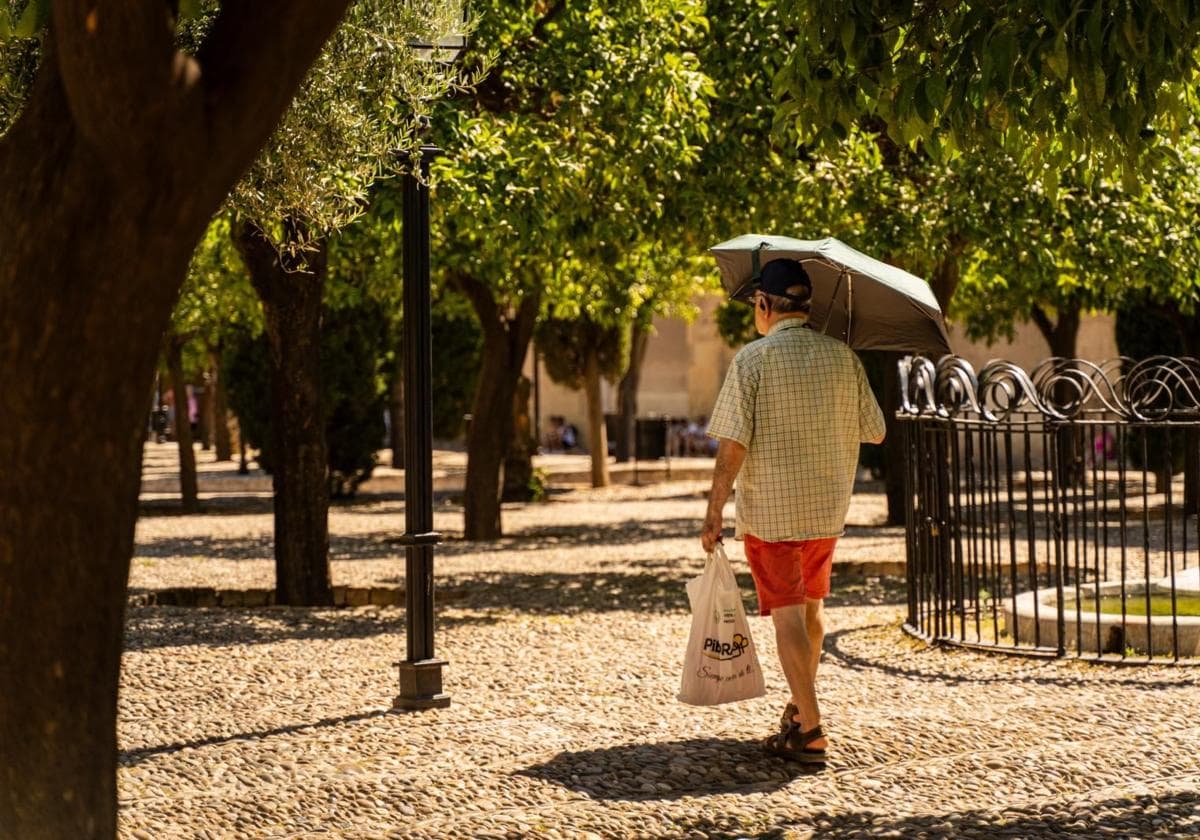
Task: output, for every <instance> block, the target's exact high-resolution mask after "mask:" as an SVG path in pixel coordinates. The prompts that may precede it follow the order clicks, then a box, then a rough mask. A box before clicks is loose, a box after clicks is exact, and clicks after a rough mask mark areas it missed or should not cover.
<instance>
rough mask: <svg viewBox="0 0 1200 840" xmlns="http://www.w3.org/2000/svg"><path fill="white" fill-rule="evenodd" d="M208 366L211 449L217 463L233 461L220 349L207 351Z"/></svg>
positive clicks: (227, 401) (227, 402)
mask: <svg viewBox="0 0 1200 840" xmlns="http://www.w3.org/2000/svg"><path fill="white" fill-rule="evenodd" d="M208 364H209V367H211V368H212V379H211V380H210V381H209V386H208V387H209V388H211V389H212V395H213V398H212V408H213V448H214V449H216V450H217V451H216V457H217V460H218V461H232V460H233V440H232V438H231V436H230V434H229V398H228V396H227V395H226V394H225V380H224V379H223V378H222V376H221V348H220V347H219V346H218V347H217V348H216V349H213V350H209V351H208Z"/></svg>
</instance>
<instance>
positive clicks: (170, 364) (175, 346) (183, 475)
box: [167, 334, 200, 513]
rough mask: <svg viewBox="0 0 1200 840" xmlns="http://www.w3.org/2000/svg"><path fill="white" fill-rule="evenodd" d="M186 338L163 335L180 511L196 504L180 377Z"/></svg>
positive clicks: (193, 465)
mask: <svg viewBox="0 0 1200 840" xmlns="http://www.w3.org/2000/svg"><path fill="white" fill-rule="evenodd" d="M186 343H187V341H186V340H185V339H184V338H182V337H181V336H178V335H174V334H171V335H170V336H168V337H167V371H168V372H169V373H170V375H171V392H172V394H173V395H174V398H175V441H176V443H177V444H178V446H179V497H180V500H181V503H182V507H183V512H184V513H195V512H196V510H197V509H198V508H199V507H200V502H199V496H198V494H197V492H196V450H195V448H194V446H193V443H192V424H191V421H190V418H189V417H188V398H187V383H186V382H184V379H183V345H184V344H186Z"/></svg>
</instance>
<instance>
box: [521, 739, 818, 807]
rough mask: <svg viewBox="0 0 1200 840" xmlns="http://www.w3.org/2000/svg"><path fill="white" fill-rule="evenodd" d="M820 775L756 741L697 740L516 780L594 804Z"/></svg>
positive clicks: (772, 785)
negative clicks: (767, 752) (770, 753)
mask: <svg viewBox="0 0 1200 840" xmlns="http://www.w3.org/2000/svg"><path fill="white" fill-rule="evenodd" d="M820 772H822V768H821V767H820V765H803V764H797V763H794V762H788V761H784V760H783V759H780V758H775V757H772V756H766V755H764V754H763V751H762V747H761V746H760V745H759V744H758V743H757V742H756V741H754V740H744V741H743V740H735V739H732V738H693V739H689V740H686V741H668V742H662V743H657V744H622V745H620V746H616V747H602V748H597V749H592V750H580V751H570V752H562V753H559V754H558V755H556V756H555V757H554V758H552V759H550V760H549V761H546V762H543V763H541V764H535V765H533V766H531V767H527V768H524V769H522V770H518V771H517V773H516V774H517V775H519V776H527V777H529V778H533V779H538V780H540V781H544V782H550V783H552V784H556V785H559V786H561V787H564V788H567V789H568V790H573V791H575V792H577V793H582V794H584V795H586V796H590V797H593V798H595V799H605V800H614V801H635V802H636V801H648V800H673V799H680V798H682V797H685V796H691V797H695V796H713V795H716V794H722V793H746V794H751V793H764V792H770V791H773V790H778V789H779V788H782V787H784V786H785V785H787V784H789V783H791V782H792V781H794V780H795V779H797V778H799V777H800V776H805V775H814V774H817V773H820Z"/></svg>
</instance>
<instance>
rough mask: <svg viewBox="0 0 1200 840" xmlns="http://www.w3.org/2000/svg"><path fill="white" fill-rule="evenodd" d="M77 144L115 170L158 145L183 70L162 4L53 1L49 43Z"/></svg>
mask: <svg viewBox="0 0 1200 840" xmlns="http://www.w3.org/2000/svg"><path fill="white" fill-rule="evenodd" d="M50 37H52V38H53V40H54V42H55V44H56V46H57V50H56V51H55V52H56V55H57V59H58V65H59V72H60V74H61V76H62V83H63V90H64V91H65V92H66V95H67V102H68V105H69V107H70V109H71V115H72V116H73V117H74V120H75V125H76V127H77V128H78V129H79V132H80V134H81V135H82V136H83V138H84V139H85V140H86V141H87V142H88V143H89V144H91V145H92V146H94V147H95V148H96V149H97V151H98V152H99V153H100V154H101V156H102V157H104V158H105V159H106V160H108V161H110V162H114V163H121V162H123V161H133V160H137V159H139V158H143V157H144V155H145V153H146V152H147V150H149V149H151V148H153V147H155V146H158V147H161V146H162V145H163V143H164V134H165V133H166V132H165V131H164V129H165V128H166V124H167V122H168V118H169V116H170V115H171V114H172V113H173V112H174V110H175V106H176V104H177V101H178V100H177V92H176V91H175V90H174V89H173V88H174V85H175V83H176V81H177V79H176V74H178V73H180V72H181V71H182V70H183V67H182V65H181V64H180V63H179V62H178V60H177V54H176V51H175V46H174V37H175V33H174V26H173V21H172V20H171V15H170V12H169V9H168V8H167V5H166V3H162V2H158V3H156V2H146V0H143V2H136V3H130V2H127V0H54V17H53V23H52V25H51V36H50Z"/></svg>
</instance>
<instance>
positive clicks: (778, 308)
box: [762, 284, 812, 315]
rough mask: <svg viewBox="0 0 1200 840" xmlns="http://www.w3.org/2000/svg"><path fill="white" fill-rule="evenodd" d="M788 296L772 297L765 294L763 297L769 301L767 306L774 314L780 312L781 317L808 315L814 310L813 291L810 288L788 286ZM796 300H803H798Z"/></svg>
mask: <svg viewBox="0 0 1200 840" xmlns="http://www.w3.org/2000/svg"><path fill="white" fill-rule="evenodd" d="M787 293H788V295H790V297H783V296H782V295H772V294H767V293H766V292H763V293H762V294H763V296H764V297H765V298H766V299H767V304H768V305H769V306H770V307H771V311H772V312H778V313H779V314H781V315H786V314H788V313H791V312H803V313H804V314H806V315H807V314H808V313H809V312H810V311H811V309H812V290H811V289H809V288H808V286H803V285H799V284H797V285H795V286H788V289H787ZM796 298H801V299H800V300H797V299H796Z"/></svg>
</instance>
